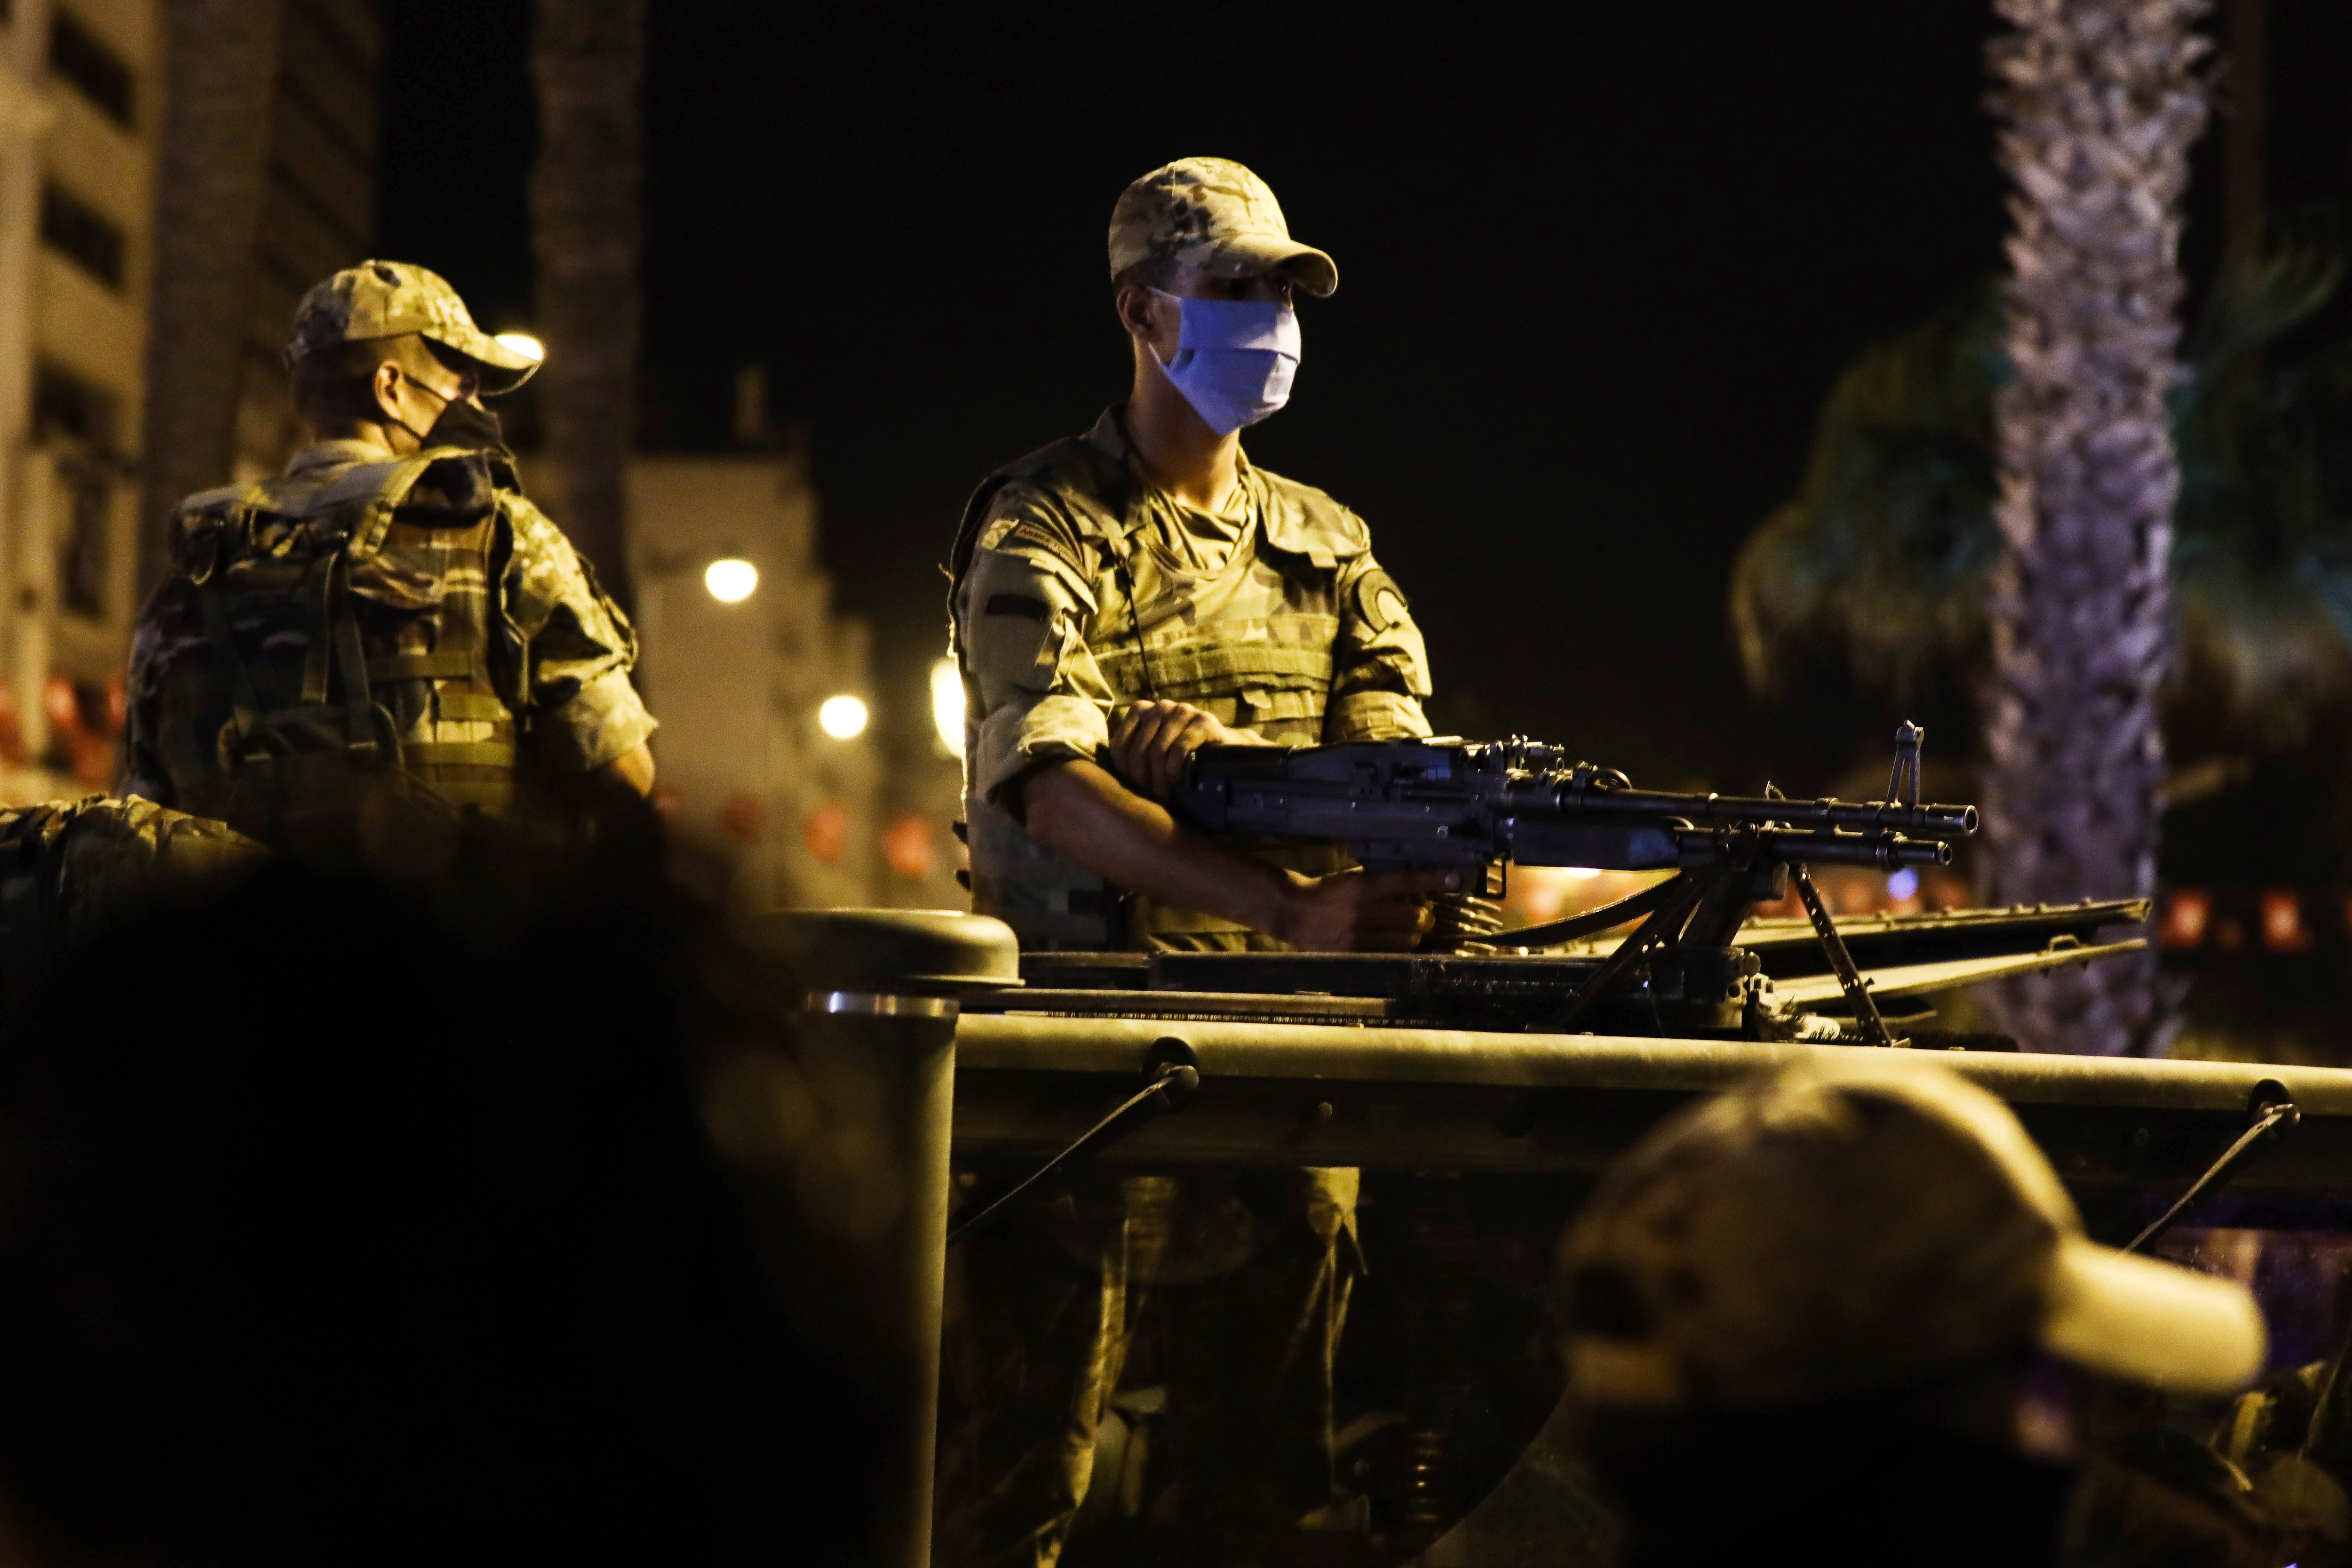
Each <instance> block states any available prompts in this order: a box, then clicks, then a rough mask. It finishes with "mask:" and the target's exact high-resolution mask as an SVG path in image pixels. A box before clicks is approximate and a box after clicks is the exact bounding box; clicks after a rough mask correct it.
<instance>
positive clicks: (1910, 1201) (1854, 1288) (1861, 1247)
mask: <svg viewBox="0 0 2352 1568" xmlns="http://www.w3.org/2000/svg"><path fill="white" fill-rule="evenodd" d="M1565 1247H1566V1252H1565V1257H1564V1262H1565V1263H1566V1265H1567V1268H1568V1272H1569V1288H1570V1339H1569V1360H1570V1379H1571V1386H1572V1388H1573V1390H1574V1392H1575V1394H1576V1395H1577V1396H1578V1397H1579V1398H1580V1400H1581V1401H1582V1402H1583V1403H1585V1404H1587V1405H1592V1406H1600V1407H1618V1408H1633V1409H1652V1410H1678V1409H1686V1410H1696V1409H1713V1410H1724V1411H1738V1410H1758V1409H1766V1408H1771V1407H1775V1406H1787V1405H1804V1404H1811V1403H1816V1402H1821V1401H1827V1400H1835V1399H1842V1398H1846V1397H1849V1396H1853V1395H1861V1394H1873V1393H1878V1392H1885V1391H1891V1390H1895V1389H1899V1388H1904V1387H1907V1386H1914V1385H1919V1384H1926V1383H1928V1382H1931V1381H1933V1380H1935V1379H1937V1378H1938V1377H1941V1376H1944V1375H1946V1374H1948V1373H1953V1372H1955V1371H1957V1370H1959V1369H1961V1368H1963V1367H1965V1366H1967V1365H1969V1364H1970V1363H1975V1362H1978V1361H1980V1360H1981V1359H1982V1358H1985V1357H1987V1356H1991V1355H1996V1354H1999V1353H2000V1352H2004V1351H2006V1350H2010V1349H2012V1348H2023V1347H2025V1346H2027V1345H2037V1346H2039V1347H2040V1348H2041V1349H2042V1350H2044V1351H2046V1352H2049V1353H2051V1354H2052V1355H2053V1356H2055V1357H2057V1358H2058V1359H2060V1360H2062V1361H2064V1362H2068V1363H2073V1364H2074V1365H2077V1366H2080V1367H2083V1368H2085V1369H2087V1370H2089V1371H2092V1372H2095V1373H2103V1374H2105V1375H2107V1376H2110V1377H2116V1378H2120V1379H2123V1380H2126V1381H2127V1382H2131V1383H2135V1384H2142V1385H2144V1386H2147V1387H2150V1388H2156V1389H2161V1390H2167V1391H2175V1392H2180V1393H2190V1394H2223V1393H2230V1392H2233V1391H2235V1390H2237V1389H2240V1388H2242V1387H2244V1386H2246V1384H2249V1383H2251V1382H2252V1381H2253V1379H2254V1378H2255V1377H2256V1376H2257V1375H2258V1374H2259V1373H2261V1371H2262V1366H2263V1354H2264V1349H2265V1335H2264V1330H2263V1319H2262V1316H2261V1313H2260V1311H2259V1310H2257V1308H2256V1307H2255V1305H2254V1301H2253V1299H2252V1296H2250V1295H2249V1294H2248V1293H2247V1292H2246V1291H2245V1290H2244V1289H2242V1288H2241V1287H2239V1286H2238V1285H2235V1284H2233V1283H2231V1282H2228V1281H2225V1280H2220V1279H2211V1278H2209V1277H2207V1276H2204V1275H2200V1274H2194V1273H2191V1272H2189V1271H2188V1270H2187V1269H2183V1268H2176V1267H2174V1266H2172V1265H2170V1264H2168V1263H2160V1262H2157V1261H2155V1260H2153V1259H2149V1258H2138V1257H2133V1256H2130V1255H2127V1254H2125V1253H2121V1252H2117V1251H2116V1250H2114V1249H2112V1248H2110V1247H2100V1246H2098V1245H2096V1244H2095V1243H2093V1242H2092V1241H2091V1240H2089V1239H2088V1238H2087V1237H2085V1236H2084V1232H2083V1222H2082V1218H2081V1216H2080V1215H2078V1214H2077V1213H2076V1211H2075V1208H2074V1203H2073V1201H2072V1200H2071V1199H2070V1198H2069V1197H2068V1196H2067V1195H2066V1192H2065V1189H2064V1188H2063V1187H2062V1186H2061V1185H2060V1184H2059V1181H2058V1177H2057V1173H2055V1172H2054V1171H2053V1170H2052V1169H2051V1166H2050V1163H2049V1161H2048V1160H2046V1159H2045V1158H2044V1157H2043V1156H2042V1152H2041V1151H2040V1150H2039V1149H2037V1148H2036V1147H2034V1145H2033V1142H2032V1140H2031V1139H2029V1138H2028V1137H2027V1136H2026V1132H2025V1130H2024V1128H2023V1127H2021V1125H2019V1123H2018V1121H2017V1118H2016V1117H2015V1116H2014V1115H2012V1114H2011V1112H2010V1110H2009V1109H2008V1107H2006V1106H2004V1105H2002V1104H2001V1103H2000V1100H1996V1099H1994V1098H1993V1097H1992V1096H1991V1095H1990V1094H1988V1093H1986V1092H1985V1091H1984V1090H1983V1089H1979V1088H1977V1087H1976V1086H1975V1085H1973V1084H1971V1083H1969V1082H1967V1081H1966V1080H1965V1079H1961V1078H1960V1077H1959V1076H1958V1075H1957V1074H1955V1073H1953V1072H1951V1071H1949V1070H1948V1069H1947V1068H1943V1067H1942V1066H1940V1065H1938V1064H1937V1063H1934V1062H1929V1061H1923V1060H1913V1059H1909V1058H1900V1057H1896V1056H1895V1055H1892V1054H1890V1053H1888V1052H1885V1051H1850V1050H1822V1051H1821V1052H1820V1053H1818V1055H1817V1056H1815V1057H1813V1058H1811V1059H1808V1060H1806V1061H1804V1062H1801V1063H1800V1064H1797V1065H1795V1066H1791V1067H1789V1068H1783V1069H1781V1070H1780V1071H1778V1072H1774V1073H1770V1074H1768V1075H1765V1076H1763V1077H1760V1078H1758V1079H1753V1080H1751V1081H1749V1082H1748V1083H1746V1084H1743V1085H1741V1086H1739V1087H1738V1088H1737V1089H1732V1090H1730V1091H1729V1092H1727V1093H1725V1094H1723V1095H1720V1096H1717V1098H1715V1099H1713V1100H1707V1101H1706V1102H1705V1103H1704V1104H1701V1105H1697V1106H1695V1107H1693V1108H1691V1109H1690V1110H1687V1111H1685V1112H1684V1113H1682V1114H1681V1115H1678V1116H1676V1117H1675V1118H1674V1119H1672V1120H1671V1121H1668V1122H1667V1123H1665V1124H1664V1126H1662V1127H1660V1128H1659V1129H1657V1130H1656V1131H1654V1132H1653V1133H1652V1134H1651V1135H1650V1136H1649V1137H1648V1138H1647V1139H1645V1140H1644V1141H1643V1142H1642V1143H1641V1144H1640V1145H1638V1146H1637V1147H1636V1148H1635V1150H1634V1151H1633V1153H1631V1154H1630V1155H1629V1156H1627V1158H1626V1159H1625V1161H1624V1162H1623V1163H1622V1164H1621V1165H1620V1166H1619V1167H1618V1168H1617V1169H1616V1170H1615V1171H1614V1172H1612V1173H1611V1175H1610V1176H1609V1178H1608V1179H1607V1180H1606V1181H1605V1182H1604V1183H1603V1184H1602V1186H1601V1191H1600V1192H1599V1193H1598V1194H1596V1195H1595V1197H1594V1199H1593V1201H1592V1202H1591V1205H1588V1206H1587V1208H1586V1209H1585V1211H1584V1213H1583V1215H1581V1216H1580V1219H1579V1221H1578V1223H1577V1224H1576V1226H1574V1228H1573V1229H1572V1230H1571V1232H1570V1236H1569V1238H1568V1240H1567V1242H1566V1244H1565Z"/></svg>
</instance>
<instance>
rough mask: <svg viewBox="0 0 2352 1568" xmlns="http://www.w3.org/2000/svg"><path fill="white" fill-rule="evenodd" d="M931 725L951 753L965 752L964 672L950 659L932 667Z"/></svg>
mask: <svg viewBox="0 0 2352 1568" xmlns="http://www.w3.org/2000/svg"><path fill="white" fill-rule="evenodd" d="M931 726H932V728H934V729H936V730H938V731H939V732H940V745H941V746H942V747H943V748H945V749H946V751H947V753H948V755H950V756H951V757H961V756H962V755H963V675H962V673H961V671H959V670H958V669H957V668H956V661H955V660H953V659H951V658H943V659H940V660H938V661H937V662H936V663H934V664H933V665H932V666H931Z"/></svg>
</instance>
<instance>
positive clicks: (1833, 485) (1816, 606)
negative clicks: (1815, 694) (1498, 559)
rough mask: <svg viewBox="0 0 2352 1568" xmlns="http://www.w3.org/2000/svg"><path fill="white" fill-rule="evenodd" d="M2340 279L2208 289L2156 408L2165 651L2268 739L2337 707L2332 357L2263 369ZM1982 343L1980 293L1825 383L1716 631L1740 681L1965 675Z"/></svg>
mask: <svg viewBox="0 0 2352 1568" xmlns="http://www.w3.org/2000/svg"><path fill="white" fill-rule="evenodd" d="M2344 272H2345V264H2344V259H2343V257H2342V254H2341V253H2340V252H2339V251H2338V250H2337V249H2336V248H2335V247H2332V246H2329V245H2325V244H2320V243H2315V242H2297V243H2289V244H2285V245H2282V246H2281V247H2278V248H2277V249H2275V250H2273V252H2272V253H2271V254H2270V255H2268V256H2267V257H2265V258H2263V259H2262V260H2260V261H2259V262H2257V263H2254V264H2252V265H2250V266H2243V267H2239V268H2231V270H2230V271H2228V272H2226V273H2225V274H2224V275H2223V276H2222V277H2221V279H2218V280H2217V281H2216V283H2215V286H2214V288H2213V289H2212V290H2211V291H2210V294H2209V295H2208V297H2207V299H2206V300H2205V303H2204V306H2203V308H2202V309H2201V310H2200V311H2199V313H2198V319H2197V321H2196V324H2195V326H2194V328H2193V330H2192V331H2190V333H2189V338H2188V340H2187V343H2186V345H2185V353H2184V356H2183V357H2184V359H2185V360H2186V362H2187V364H2188V369H2189V374H2188V375H2187V377H2186V378H2185V379H2184V381H2183V383H2182V384H2181V385H2180V387H2179V389H2178V390H2177V391H2176V392H2175V393H2174V395H2173V396H2172V398H2171V400H2170V410H2169V411H2170V415H2171V422H2172V430H2173V441H2174V446H2175V449H2176V451H2177V452H2178V454H2179V461H2180V495H2179V503H2178V505H2177V507H2176V509H2175V514H2174V523H2173V552H2172V558H2171V565H2172V578H2173V606H2174V614H2175V616H2176V626H2177V627H2178V631H2179V638H2180V641H2179V648H2180V652H2181V655H2182V658H2183V659H2184V661H2185V663H2186V665H2187V667H2188V668H2190V669H2191V670H2192V671H2194V672H2196V673H2197V674H2198V675H2199V676H2200V678H2201V679H2210V680H2212V681H2213V682H2214V683H2216V684H2217V685H2218V686H2219V687H2220V688H2221V690H2222V691H2223V693H2224V694H2225V695H2226V697H2227V699H2228V700H2229V702H2230V704H2231V708H2232V709H2233V710H2235V711H2236V712H2237V714H2238V715H2239V718H2240V720H2241V721H2243V722H2245V723H2246V724H2247V725H2248V726H2249V727H2250V728H2251V729H2252V731H2256V732H2257V733H2259V734H2260V735H2261V736H2263V738H2265V739H2266V740H2268V741H2271V742H2290V741H2292V740H2293V739H2294V738H2295V737H2297V736H2299V735H2301V734H2303V733H2305V732H2306V731H2307V730H2308V727H2309V725H2310V724H2311V723H2312V722H2313V721H2315V715H2316V714H2317V713H2318V712H2319V711H2320V710H2323V709H2324V708H2326V707H2328V706H2330V705H2333V704H2336V703H2338V702H2341V701H2343V700H2346V699H2347V698H2352V337H2339V338H2338V339H2337V340H2336V341H2335V342H2329V343H2323V344H2320V345H2317V346H2316V347H2306V348H2304V349H2301V350H2299V351H2298V352H2296V353H2294V354H2291V355H2290V354H2287V353H2282V352H2280V345H2281V342H2282V340H2284V339H2286V338H2287V337H2288V335H2289V334H2290V333H2293V332H2294V331H2296V329H2298V328H2300V327H2303V326H2305V324H2307V323H2308V322H2310V321H2312V320H2313V319H2314V318H2315V316H2317V315H2318V313H2319V312H2320V311H2321V310H2324V309H2326V306H2327V304H2328V303H2329V301H2330V300H2332V299H2333V298H2334V297H2335V295H2336V291H2337V290H2338V289H2340V288H2341V286H2342V282H2343V278H2344ZM2000 325H2001V321H2000V304H1999V301H1998V299H1997V296H1996V294H1995V291H1994V289H1993V288H1992V286H1990V284H1988V285H1985V286H1981V287H1979V288H1978V289H1972V290H1971V291H1970V292H1969V294H1968V295H1966V296H1964V297H1963V298H1961V299H1959V300H1955V301H1954V302H1953V303H1952V304H1950V305H1949V306H1948V307H1946V308H1945V309H1944V310H1940V311H1938V312H1937V314H1936V315H1935V316H1933V317H1931V318H1929V319H1928V320H1927V321H1924V322H1922V323H1921V324H1919V325H1918V326H1916V327H1914V328H1911V329H1910V330H1908V331H1904V332H1901V333H1898V334H1896V335H1895V336H1893V337H1889V338H1886V339H1884V340H1882V341H1880V342H1876V343H1874V344H1872V345H1870V346H1869V347H1868V348H1866V349H1864V351H1863V353H1861V354H1860V355H1858V356H1857V357H1856V358H1855V360H1854V361H1853V363H1852V364H1850V365H1849V366H1847V368H1846V369H1845V371H1844V372H1843V374H1841V375H1840V376H1839V378H1838V380H1837V383H1836V384H1835V386H1834V387H1833V388H1832V391H1831V393H1830V395H1829V396H1828V398H1827V399H1826V400H1825V401H1824V402H1823V404H1822V412H1821V416H1820V419H1819V421H1818V423H1817V425H1816V427H1815V430H1814V435H1813V439H1812V445H1811V449H1810V450H1809V452H1808V455H1807V458H1806V462H1805V468H1804V475H1803V478H1802V480H1801V483H1800V485H1799V487H1798V490H1797V493H1796V495H1794V496H1793V497H1791V498H1790V500H1788V501H1786V502H1784V503H1783V504H1782V505H1781V506H1780V507H1778V508H1777V509H1775V510H1773V511H1772V513H1771V514H1770V515H1769V516H1768V517H1766V518H1765V519H1764V521H1762V522H1761V523H1759V525H1758V526H1757V528H1756V529H1755V531H1753V532H1752V533H1750V534H1749V536H1748V540H1747V542H1746V543H1745V544H1744V545H1743V546H1742V547H1741V549H1740V552H1739V555H1738V560H1737V562H1736V563H1735V564H1734V567H1733V572H1732V584H1731V596H1730V605H1729V609H1730V619H1731V627H1732V634H1733V637H1734V638H1735V641H1736V642H1737V645H1738V650H1739V654H1740V658H1741V661H1742V664H1743V666H1744V667H1745V668H1746V671H1747V674H1748V679H1749V680H1750V682H1751V683H1752V684H1754V685H1756V686H1757V687H1759V689H1766V688H1772V687H1776V686H1779V685H1781V684H1783V683H1784V682H1785V681H1786V680H1787V679H1788V678H1789V677H1790V675H1791V674H1793V673H1794V672H1795V671H1796V670H1798V669H1799V668H1802V667H1803V666H1804V664H1805V663H1806V662H1807V661H1808V660H1809V659H1811V658H1817V657H1819V656H1821V655H1822V654H1824V653H1828V654H1832V655H1843V658H1845V659H1846V661H1847V662H1848V663H1849V664H1850V665H1851V667H1852V668H1853V672H1854V677H1855V679H1856V681H1857V683H1858V684H1860V685H1861V686H1863V687H1864V688H1865V689H1872V690H1877V691H1881V692H1884V693H1885V694H1887V695H1890V696H1894V697H1896V698H1901V699H1907V698H1909V697H1910V696H1912V695H1913V694H1914V693H1915V692H1916V689H1918V687H1919V686H1920V684H1921V683H1922V680H1923V678H1925V677H1926V676H1927V674H1928V673H1929V672H1930V671H1931V670H1933V669H1936V668H1943V669H1946V670H1950V671H1955V672H1961V673H1965V672H1966V671H1968V670H1971V669H1973V668H1977V667H1978V666H1979V664H1980V661H1981V660H1982V658H1983V657H1984V644H1985V615H1984V605H1985V594H1986V586H1987V574H1988V572H1989V571H1990V567H1991V565H1992V563H1993V561H1994V559H1995V557H1996V555H1997V554H1998V546H1999V540H1998V536H1997V534H1996V532H1995V529H1994V524H1993V521H1992V501H1993V499H1994V479H1993V472H1994V449H1993V425H1992V406H1993V395H1994V393H1995V392H1997V391H1998V390H1999V388H2000V385H2001V384H2003V383H2004V382H2005V381H2006V380H2007V379H2008V374H2009V367H2008V363H2007V362H2006V360H2005V359H2004V357H2003V356H2002V354H2001V353H2000Z"/></svg>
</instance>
